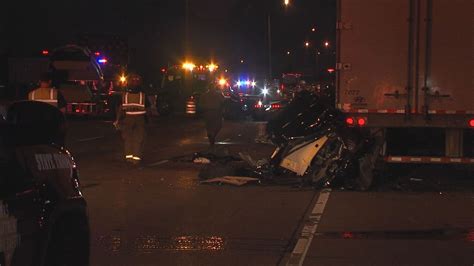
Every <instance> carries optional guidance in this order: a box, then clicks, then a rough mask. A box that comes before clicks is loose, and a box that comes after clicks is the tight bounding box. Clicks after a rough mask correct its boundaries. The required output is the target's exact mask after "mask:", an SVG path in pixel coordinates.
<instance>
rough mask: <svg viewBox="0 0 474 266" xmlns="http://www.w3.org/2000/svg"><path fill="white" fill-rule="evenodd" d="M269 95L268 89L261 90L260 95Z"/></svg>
mask: <svg viewBox="0 0 474 266" xmlns="http://www.w3.org/2000/svg"><path fill="white" fill-rule="evenodd" d="M268 93H269V91H268V89H267V88H265V89H262V94H263V95H264V96H265V95H267V94H268Z"/></svg>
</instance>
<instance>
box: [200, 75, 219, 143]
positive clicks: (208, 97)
mask: <svg viewBox="0 0 474 266" xmlns="http://www.w3.org/2000/svg"><path fill="white" fill-rule="evenodd" d="M224 101H225V98H224V96H223V95H222V92H221V90H220V89H219V87H218V86H216V84H214V83H212V84H211V85H210V86H209V87H208V90H207V92H205V93H204V94H203V95H202V96H201V99H200V107H201V110H202V111H203V115H204V121H205V123H206V130H207V137H208V139H209V144H210V146H211V148H213V147H214V144H215V142H216V137H217V134H218V133H219V131H220V130H221V128H222V112H223V108H224Z"/></svg>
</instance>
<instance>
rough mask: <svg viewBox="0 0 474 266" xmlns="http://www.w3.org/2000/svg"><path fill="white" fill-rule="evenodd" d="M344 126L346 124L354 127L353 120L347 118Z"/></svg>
mask: <svg viewBox="0 0 474 266" xmlns="http://www.w3.org/2000/svg"><path fill="white" fill-rule="evenodd" d="M346 124H348V125H350V126H352V125H354V118H352V117H348V118H347V119H346Z"/></svg>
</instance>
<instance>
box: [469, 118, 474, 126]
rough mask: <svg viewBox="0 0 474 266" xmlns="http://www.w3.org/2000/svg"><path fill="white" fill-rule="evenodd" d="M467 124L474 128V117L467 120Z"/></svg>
mask: <svg viewBox="0 0 474 266" xmlns="http://www.w3.org/2000/svg"><path fill="white" fill-rule="evenodd" d="M469 126H470V127H473V128H474V118H473V119H471V120H469Z"/></svg>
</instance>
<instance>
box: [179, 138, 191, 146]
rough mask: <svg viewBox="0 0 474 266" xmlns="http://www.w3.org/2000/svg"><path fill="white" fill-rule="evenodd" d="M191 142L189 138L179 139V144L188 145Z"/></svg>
mask: <svg viewBox="0 0 474 266" xmlns="http://www.w3.org/2000/svg"><path fill="white" fill-rule="evenodd" d="M192 143H193V140H192V139H191V138H185V139H181V140H180V141H179V145H189V144H192Z"/></svg>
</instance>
